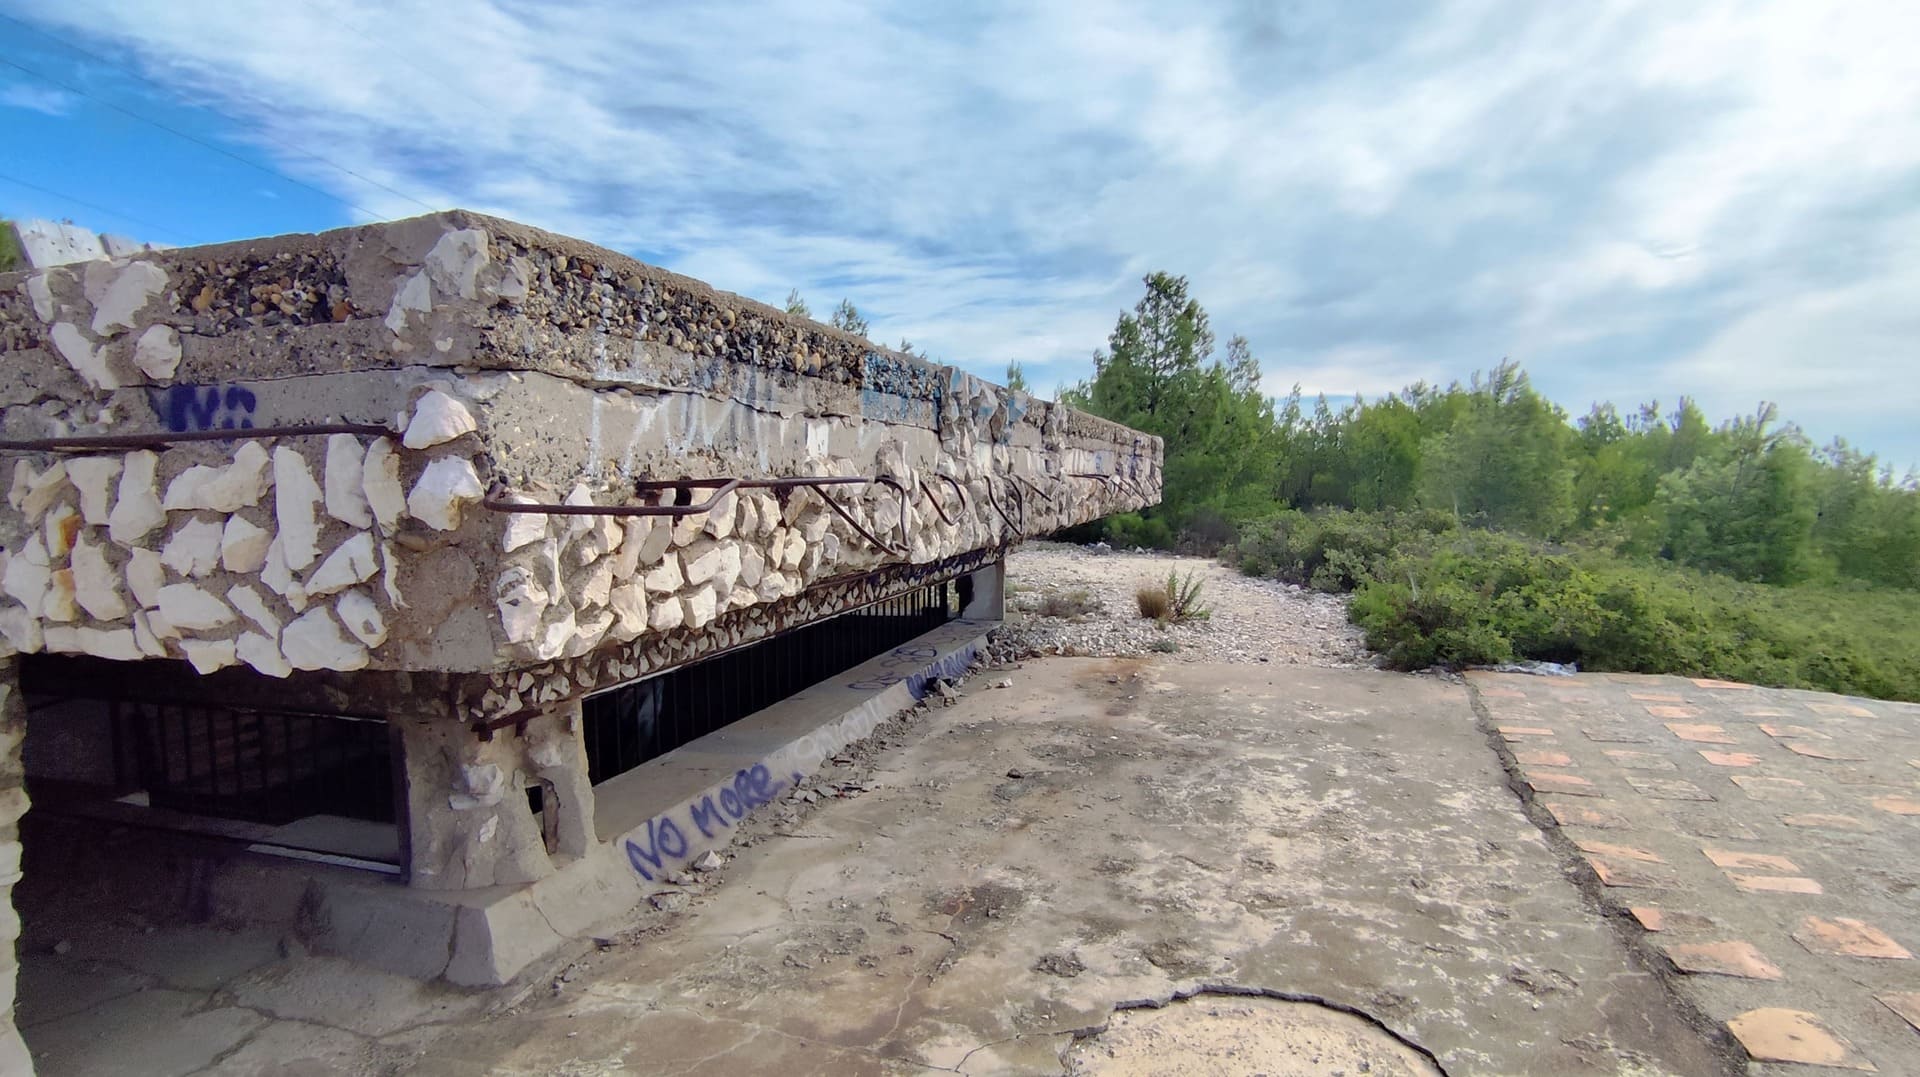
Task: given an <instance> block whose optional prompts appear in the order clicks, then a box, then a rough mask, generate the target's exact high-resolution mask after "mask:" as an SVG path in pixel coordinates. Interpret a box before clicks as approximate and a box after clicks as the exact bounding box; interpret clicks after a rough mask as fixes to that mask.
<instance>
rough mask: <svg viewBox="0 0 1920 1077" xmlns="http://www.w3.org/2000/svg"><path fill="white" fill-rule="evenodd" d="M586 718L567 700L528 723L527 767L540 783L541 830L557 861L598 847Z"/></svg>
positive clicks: (578, 705) (576, 702) (573, 701)
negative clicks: (595, 846)
mask: <svg viewBox="0 0 1920 1077" xmlns="http://www.w3.org/2000/svg"><path fill="white" fill-rule="evenodd" d="M584 721H585V716H584V715H583V714H582V713H581V705H580V701H579V700H577V699H573V700H568V701H567V702H565V703H561V704H559V705H557V706H555V707H552V708H550V709H549V710H547V711H546V712H545V713H544V714H542V715H541V716H540V717H539V718H536V719H534V720H533V721H531V722H528V723H527V731H526V752H527V763H528V764H529V766H530V767H531V768H532V771H533V776H534V778H535V779H536V780H537V781H538V782H539V783H540V789H541V799H542V804H543V811H542V813H541V814H542V816H543V820H542V821H543V824H544V825H543V826H542V828H541V829H542V830H543V832H544V834H545V836H546V841H547V850H548V852H550V853H553V854H554V855H556V856H584V855H586V853H587V851H588V850H589V849H591V848H593V846H594V845H595V844H596V843H597V842H598V841H599V838H598V837H597V836H596V835H595V834H594V830H593V783H592V782H591V781H590V780H588V777H587V742H586V738H585V737H584V736H583V735H582V731H583V723H584Z"/></svg>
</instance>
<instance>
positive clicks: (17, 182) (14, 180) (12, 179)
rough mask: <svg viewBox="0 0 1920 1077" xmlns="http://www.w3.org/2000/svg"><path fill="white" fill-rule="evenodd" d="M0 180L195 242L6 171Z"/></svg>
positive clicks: (1, 173)
mask: <svg viewBox="0 0 1920 1077" xmlns="http://www.w3.org/2000/svg"><path fill="white" fill-rule="evenodd" d="M0 181H5V182H7V183H11V184H13V185H15V186H16V187H25V188H26V189H28V190H30V191H39V192H40V193H41V194H47V195H52V196H53V197H55V198H58V199H60V200H61V201H63V202H72V203H73V204H74V205H76V206H83V207H85V208H87V209H90V210H93V211H94V212H95V213H104V214H106V215H107V216H109V217H118V218H120V219H121V220H123V221H126V222H127V223H128V224H137V225H139V226H140V227H142V228H150V229H153V230H154V231H156V232H164V233H166V234H167V235H170V236H173V237H174V238H176V239H180V240H184V241H186V242H188V243H192V242H193V238H192V237H191V236H187V235H184V234H182V233H180V232H176V231H174V230H173V229H171V228H168V227H167V226H165V225H161V224H155V223H153V222H152V221H143V220H141V219H140V218H138V217H135V216H131V215H129V214H126V213H122V212H120V211H119V210H117V209H108V208H107V207H105V206H102V205H99V204H97V203H94V202H89V201H87V200H86V199H84V198H75V197H74V196H72V195H70V194H64V193H62V192H60V191H56V190H54V189H53V188H51V187H42V186H40V185H39V184H37V183H28V182H27V181H26V180H23V179H20V178H19V177H17V176H9V175H7V174H6V173H4V172H0Z"/></svg>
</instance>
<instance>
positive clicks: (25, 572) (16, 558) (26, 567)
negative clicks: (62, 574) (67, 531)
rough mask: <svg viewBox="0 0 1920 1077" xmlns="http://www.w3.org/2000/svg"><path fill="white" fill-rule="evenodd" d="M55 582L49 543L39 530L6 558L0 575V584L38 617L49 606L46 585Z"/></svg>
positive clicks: (29, 611)
mask: <svg viewBox="0 0 1920 1077" xmlns="http://www.w3.org/2000/svg"><path fill="white" fill-rule="evenodd" d="M52 581H53V567H52V565H51V563H50V562H49V561H48V560H47V543H46V540H45V539H43V538H41V537H40V533H39V532H38V531H36V532H34V533H33V534H32V535H29V536H28V537H27V541H26V542H25V543H23V544H22V545H21V547H20V549H19V550H17V551H15V553H14V554H13V556H11V557H9V558H7V567H6V571H5V572H4V573H3V574H0V586H4V587H5V588H6V590H7V594H8V595H11V596H12V597H13V598H14V599H15V600H16V601H18V602H19V603H20V604H21V605H23V606H25V607H27V612H28V613H30V614H32V615H33V616H34V617H39V616H40V611H41V610H43V609H45V608H46V603H47V588H48V586H50V585H51V583H52ZM22 649H23V650H24V648H22Z"/></svg>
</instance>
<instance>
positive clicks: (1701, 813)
mask: <svg viewBox="0 0 1920 1077" xmlns="http://www.w3.org/2000/svg"><path fill="white" fill-rule="evenodd" d="M1468 683H1469V685H1470V686H1471V687H1472V689H1473V692H1474V695H1475V698H1476V704H1477V706H1478V707H1479V708H1480V710H1481V712H1482V713H1483V715H1484V716H1485V718H1486V720H1487V722H1488V725H1489V727H1490V728H1491V729H1492V730H1493V732H1494V735H1495V739H1496V742H1497V743H1499V744H1501V745H1502V746H1503V751H1504V755H1505V757H1506V759H1507V763H1508V765H1509V767H1510V768H1511V769H1512V770H1513V771H1514V773H1515V774H1516V775H1517V778H1518V780H1517V781H1516V783H1515V785H1516V788H1517V789H1518V790H1519V791H1520V793H1521V796H1522V797H1523V798H1525V799H1527V800H1528V801H1529V803H1530V804H1531V805H1532V806H1533V807H1535V808H1537V809H1538V810H1537V811H1536V812H1535V817H1536V819H1537V820H1539V821H1540V822H1541V823H1542V824H1543V825H1547V826H1549V827H1552V828H1557V829H1558V830H1559V831H1560V832H1561V834H1562V835H1563V836H1564V837H1565V838H1566V839H1567V842H1568V846H1569V854H1568V855H1569V856H1570V857H1572V858H1575V866H1574V870H1575V871H1576V872H1578V873H1580V874H1584V875H1586V876H1587V877H1588V878H1589V880H1590V882H1591V883H1592V886H1593V889H1594V891H1595V892H1596V893H1597V894H1598V896H1599V899H1600V901H1601V903H1602V904H1603V906H1604V907H1605V908H1606V909H1607V911H1608V912H1610V913H1614V914H1616V915H1618V916H1620V917H1621V918H1622V924H1623V927H1624V929H1625V930H1629V931H1631V932H1634V933H1635V934H1637V935H1638V936H1639V938H1640V941H1641V943H1642V945H1643V946H1645V948H1646V949H1647V951H1648V955H1649V959H1650V961H1651V962H1652V963H1653V964H1655V965H1656V967H1666V968H1668V969H1670V970H1672V971H1673V972H1674V973H1675V975H1676V976H1677V977H1678V986H1679V987H1680V989H1681V990H1682V991H1683V992H1685V993H1686V994H1687V995H1688V997H1690V998H1691V999H1693V1000H1694V1002H1695V1003H1696V1004H1697V1005H1698V1006H1699V1007H1700V1009H1701V1010H1702V1012H1704V1013H1705V1014H1707V1015H1708V1016H1709V1017H1710V1018H1712V1019H1713V1020H1714V1021H1716V1022H1719V1023H1720V1024H1721V1026H1722V1027H1723V1028H1725V1030H1726V1032H1727V1034H1728V1035H1729V1036H1730V1037H1731V1038H1732V1039H1733V1040H1734V1041H1735V1042H1737V1043H1739V1044H1740V1045H1741V1046H1742V1047H1743V1048H1745V1049H1746V1051H1747V1053H1748V1055H1749V1056H1750V1057H1751V1058H1752V1059H1754V1060H1755V1061H1756V1062H1763V1063H1767V1065H1766V1066H1765V1067H1764V1072H1767V1073H1781V1074H1786V1073H1793V1072H1802V1071H1804V1072H1806V1073H1809V1074H1813V1073H1818V1072H1820V1070H1823V1069H1827V1070H1831V1069H1836V1068H1837V1069H1854V1070H1861V1071H1877V1072H1881V1073H1911V1074H1920V961H1916V960H1915V959H1914V951H1915V949H1917V948H1920V705H1914V704H1909V703H1891V702H1883V701H1877V700H1863V699H1845V698H1840V697H1836V696H1831V695H1823V694H1820V693H1815V692H1800V691H1786V690H1775V689H1764V688H1754V687H1751V686H1748V685H1740V684H1731V683H1728V682H1724V681H1714V680H1689V679H1683V678H1677V677H1643V676H1637V675H1625V674H1582V675H1580V676H1578V677H1555V678H1548V677H1528V676H1521V675H1515V674H1498V673H1472V674H1469V675H1468ZM1757 1072H1759V1071H1757Z"/></svg>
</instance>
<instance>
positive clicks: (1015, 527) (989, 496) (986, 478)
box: [982, 475, 1024, 535]
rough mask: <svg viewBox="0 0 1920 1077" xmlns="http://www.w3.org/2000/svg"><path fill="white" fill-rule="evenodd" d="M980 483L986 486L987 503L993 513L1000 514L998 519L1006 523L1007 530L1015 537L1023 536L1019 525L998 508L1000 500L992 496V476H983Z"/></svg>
mask: <svg viewBox="0 0 1920 1077" xmlns="http://www.w3.org/2000/svg"><path fill="white" fill-rule="evenodd" d="M982 481H983V482H985V483H986V484H987V501H988V503H990V504H991V505H992V506H993V511H995V512H997V513H999V514H1000V518H1001V519H1002V520H1005V521H1006V522H1007V527H1008V529H1009V530H1011V531H1012V532H1013V533H1014V534H1015V535H1020V534H1023V533H1024V532H1022V531H1021V529H1020V525H1019V524H1016V523H1014V522H1013V517H1011V516H1008V515H1007V510H1006V509H1003V508H1001V507H1000V499H999V498H998V497H995V496H994V493H993V476H991V475H987V476H984V477H983V479H982Z"/></svg>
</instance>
